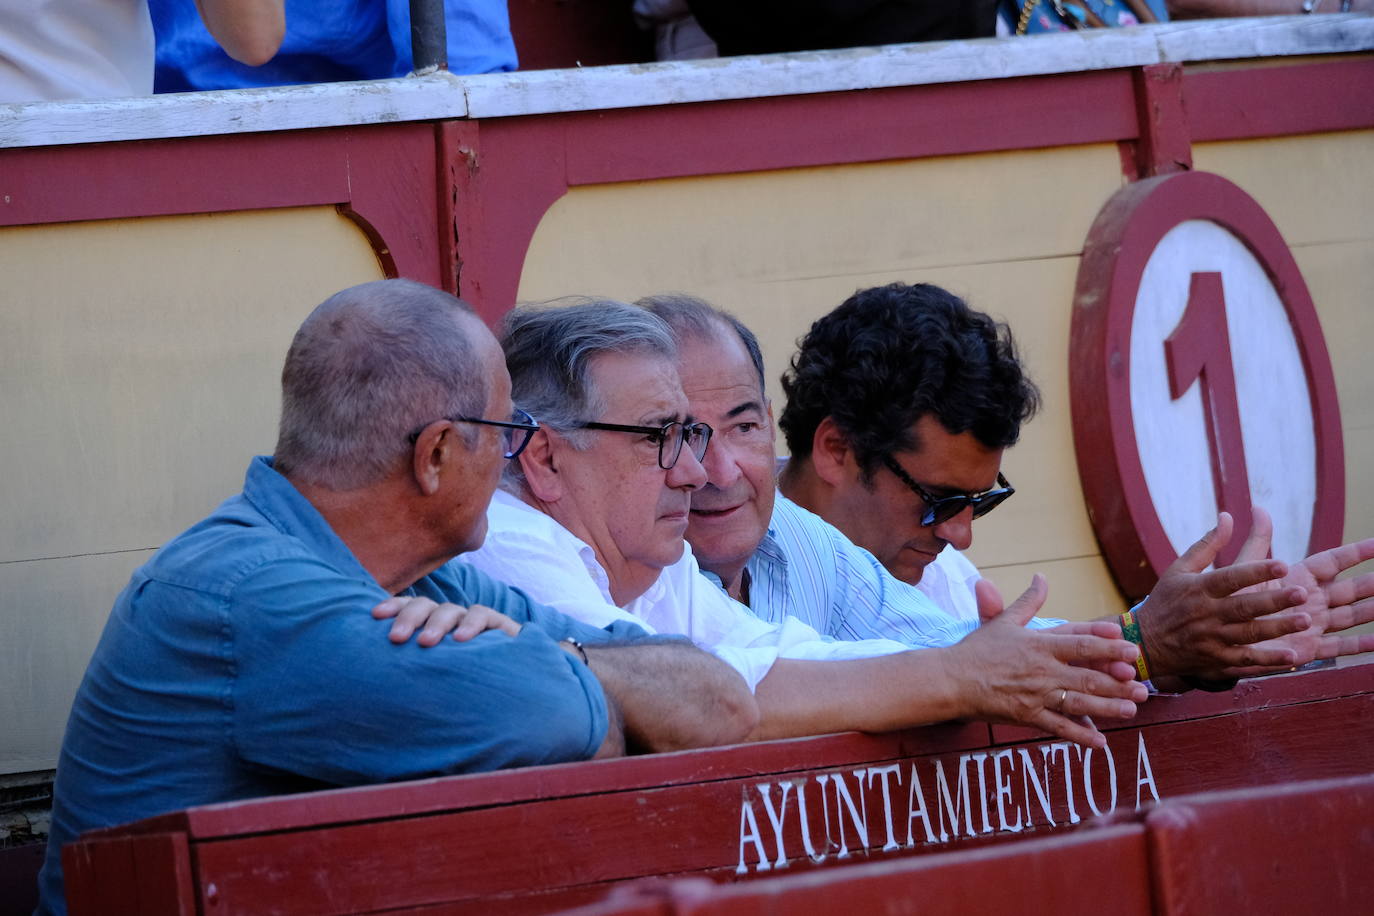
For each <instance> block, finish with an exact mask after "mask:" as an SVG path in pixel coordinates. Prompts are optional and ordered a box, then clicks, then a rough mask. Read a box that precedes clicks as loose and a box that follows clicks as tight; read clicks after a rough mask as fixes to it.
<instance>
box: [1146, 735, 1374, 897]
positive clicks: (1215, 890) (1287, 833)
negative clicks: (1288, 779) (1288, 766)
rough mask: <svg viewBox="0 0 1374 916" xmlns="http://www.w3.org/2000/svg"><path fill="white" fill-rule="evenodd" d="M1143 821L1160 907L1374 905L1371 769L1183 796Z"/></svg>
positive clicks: (1373, 830)
mask: <svg viewBox="0 0 1374 916" xmlns="http://www.w3.org/2000/svg"><path fill="white" fill-rule="evenodd" d="M1365 763H1366V766H1368V765H1369V763H1370V761H1369V759H1368V757H1366V759H1365ZM1146 824H1147V825H1148V827H1149V840H1150V856H1151V859H1152V860H1153V863H1154V865H1153V873H1154V892H1155V901H1156V911H1157V912H1158V913H1160V914H1162V916H1188V914H1206V913H1225V912H1234V911H1236V910H1238V909H1240V908H1242V907H1243V908H1245V909H1248V910H1258V911H1261V912H1267V913H1322V914H1326V916H1334V914H1338V913H1368V912H1370V910H1371V908H1374V903H1371V901H1374V863H1371V861H1370V857H1371V856H1374V777H1370V776H1362V777H1354V778H1350V779H1336V780H1326V781H1323V782H1316V783H1300V784H1297V785H1291V786H1279V787H1275V788H1270V789H1263V790H1261V789H1240V790H1237V791H1234V792H1221V793H1215V794H1212V795H1207V796H1202V797H1199V798H1196V799H1186V800H1181V801H1178V802H1174V803H1169V804H1165V805H1162V806H1161V807H1159V808H1158V809H1156V810H1154V811H1152V812H1150V814H1149V816H1148V817H1147V818H1146Z"/></svg>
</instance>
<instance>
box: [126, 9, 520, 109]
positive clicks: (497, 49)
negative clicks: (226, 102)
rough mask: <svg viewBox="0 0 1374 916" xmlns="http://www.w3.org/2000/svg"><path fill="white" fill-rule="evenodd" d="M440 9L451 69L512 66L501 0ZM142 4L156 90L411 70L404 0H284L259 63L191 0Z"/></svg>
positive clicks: (366, 77) (388, 74)
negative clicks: (276, 32)
mask: <svg viewBox="0 0 1374 916" xmlns="http://www.w3.org/2000/svg"><path fill="white" fill-rule="evenodd" d="M444 8H445V9H444V18H445V22H446V25H447V33H448V68H449V70H450V71H451V72H453V73H492V72H496V71H500V70H514V69H515V64H516V57H515V42H514V40H513V39H512V38H511V32H510V18H509V16H508V14H507V12H506V3H505V0H448V2H447V3H445V4H444ZM148 9H149V11H150V12H151V13H152V16H153V31H154V32H155V34H156V35H157V69H156V72H155V75H154V87H155V90H156V91H157V92H185V91H188V90H192V89H244V88H249V87H253V86H286V85H291V84H295V83H330V82H337V81H339V80H369V79H383V78H385V77H391V76H405V75H406V74H407V73H409V72H410V71H411V70H412V69H413V67H412V64H411V55H410V3H409V0H330V2H321V0H286V34H285V36H284V37H283V38H282V43H281V49H280V50H279V51H278V52H277V54H276V56H275V57H273V58H272V59H271V60H269V61H268V62H267V63H265V64H263V65H262V66H261V67H250V66H248V65H247V64H241V63H239V62H238V61H236V60H234V59H233V58H232V57H230V56H229V55H228V54H225V53H224V51H223V49H221V48H220V46H219V43H218V42H216V41H215V39H214V38H212V37H211V36H210V33H209V32H208V31H206V29H205V24H204V23H203V22H201V19H200V14H199V13H198V12H196V5H195V4H194V3H193V2H191V0H148Z"/></svg>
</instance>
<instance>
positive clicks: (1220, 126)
mask: <svg viewBox="0 0 1374 916" xmlns="http://www.w3.org/2000/svg"><path fill="white" fill-rule="evenodd" d="M1184 92H1185V95H1186V98H1187V105H1186V113H1187V118H1188V132H1189V134H1191V135H1192V138H1193V142H1194V143H1203V142H1206V141H1212V140H1245V139H1254V138H1259V137H1277V136H1283V135H1287V134H1307V133H1318V132H1321V131H1330V130H1359V129H1367V128H1370V127H1374V58H1371V57H1350V58H1346V59H1344V60H1338V61H1329V62H1322V63H1312V64H1293V65H1290V66H1283V65H1279V66H1269V67H1246V68H1236V69H1225V70H1189V71H1188V72H1187V73H1186V75H1185V76H1184Z"/></svg>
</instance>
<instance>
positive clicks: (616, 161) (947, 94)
mask: <svg viewBox="0 0 1374 916" xmlns="http://www.w3.org/2000/svg"><path fill="white" fill-rule="evenodd" d="M1134 111H1135V100H1134V95H1133V87H1132V83H1131V78H1130V74H1129V72H1128V71H1115V70H1108V71H1098V72H1092V73H1068V74H1062V75H1057V76H1044V77H1027V78H1023V79H1016V80H988V81H980V82H972V83H948V84H942V85H933V86H908V87H900V88H894V89H873V90H867V91H863V92H832V93H824V94H820V95H809V96H785V97H780V98H764V99H744V100H740V101H731V102H714V103H708V104H699V105H677V106H671V107H660V108H639V109H619V110H615V111H604V112H592V113H588V114H584V115H567V116H561V117H566V118H567V119H568V121H569V124H568V137H569V140H570V141H571V143H570V145H569V148H568V152H567V158H568V181H569V183H570V184H574V185H577V184H597V183H602V182H611V181H642V180H647V179H654V178H674V177H679V176H686V175H711V174H723V173H732V172H749V171H760V170H772V169H786V168H803V167H810V166H821V165H837V164H846V163H855V162H876V161H880V160H884V159H913V158H921V157H926V156H946V155H955V154H960V153H977V152H988V151H993V150H1018V149H1033V148H1037V147H1048V146H1064V145H1073V144H1082V143H1110V142H1114V141H1117V140H1123V139H1134V138H1135V137H1136V135H1137V125H1136V120H1135V116H1134Z"/></svg>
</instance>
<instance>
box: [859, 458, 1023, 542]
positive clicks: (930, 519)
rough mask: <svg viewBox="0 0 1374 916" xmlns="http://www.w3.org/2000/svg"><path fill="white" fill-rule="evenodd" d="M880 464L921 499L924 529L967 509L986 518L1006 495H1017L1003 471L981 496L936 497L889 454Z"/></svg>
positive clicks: (973, 494) (962, 494) (957, 494)
mask: <svg viewBox="0 0 1374 916" xmlns="http://www.w3.org/2000/svg"><path fill="white" fill-rule="evenodd" d="M883 465H884V467H886V468H887V469H888V470H889V471H891V472H892V473H893V474H896V475H897V479H898V480H900V481H901V482H902V483H904V484H906V485H907V486H908V487H910V488H911V491H912V492H913V493H915V494H916V495H917V496H919V497H921V500H922V501H923V502H924V503H925V504H926V508H925V511H924V512H922V513H921V525H922V527H926V528H929V527H930V526H931V525H938V524H940V523H941V522H947V521H949V520H950V519H952V518H954V516H956V515H958V514H959V513H960V512H963V511H964V509H966V508H967V507H969V506H972V507H973V517H974V518H979V517H980V516H983V515H987V514H988V513H989V512H991V511H992V510H993V509H996V508H997V507H998V506H999V505H1001V504H1002V501H1003V500H1005V499H1006V498H1007V497H1008V496H1010V495H1011V494H1013V493H1015V492H1016V490H1015V489H1013V488H1012V486H1011V484H1009V483H1007V478H1005V477H1003V476H1002V472H1001V471H998V472H997V486H995V487H993V488H992V489H991V490H984V491H983V492H982V493H956V494H955V495H953V496H936V495H935V494H934V493H931V492H930V491H929V490H927V489H926V488H925V487H923V486H921V485H920V484H919V483H917V482H916V481H914V480H912V479H911V475H910V474H908V473H907V472H906V471H904V470H902V466H901V465H900V464H898V463H897V462H896V461H895V460H894V459H893V457H892V456H891V455H884V456H883Z"/></svg>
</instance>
